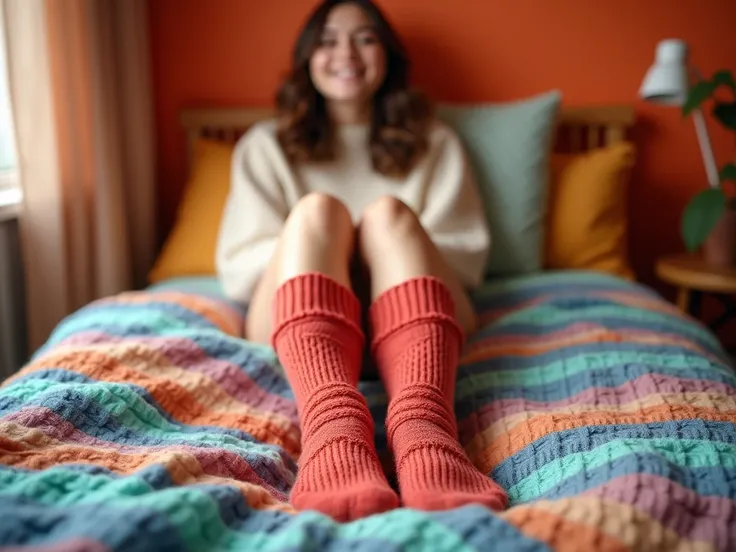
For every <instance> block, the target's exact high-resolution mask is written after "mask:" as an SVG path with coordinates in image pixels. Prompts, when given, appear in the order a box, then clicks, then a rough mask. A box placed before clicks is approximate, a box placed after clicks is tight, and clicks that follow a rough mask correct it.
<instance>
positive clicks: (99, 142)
mask: <svg viewBox="0 0 736 552" xmlns="http://www.w3.org/2000/svg"><path fill="white" fill-rule="evenodd" d="M0 5H1V6H2V9H3V12H4V20H5V25H6V33H7V52H8V72H9V78H10V90H11V104H12V109H13V115H14V120H15V127H16V142H17V149H18V157H19V170H20V179H21V186H22V190H23V198H24V204H23V207H22V212H21V219H20V222H21V234H22V235H21V242H22V249H23V256H24V270H25V276H26V277H25V282H26V288H27V297H26V299H27V311H28V313H27V314H28V316H27V318H28V324H29V328H28V334H29V346H30V348H31V349H35V348H37V347H38V346H39V345H41V344H42V343H43V342H44V341H45V340H46V338H47V337H48V335H49V333H50V331H51V330H52V329H53V327H54V326H55V325H56V324H57V323H58V322H59V321H60V320H61V319H62V318H63V317H64V316H66V315H67V314H69V313H71V312H72V311H74V310H75V309H77V308H79V307H81V306H83V305H84V304H86V303H88V302H89V301H91V300H94V299H97V298H100V297H105V296H109V295H113V294H115V293H118V292H120V291H124V290H127V289H131V288H134V287H137V286H140V285H143V284H144V282H145V276H146V272H147V270H148V268H149V267H150V265H151V263H152V261H153V256H154V246H155V242H154V223H155V221H154V213H155V204H154V198H155V177H154V174H155V167H154V157H153V156H154V144H153V116H152V91H151V78H150V69H149V46H148V24H147V5H146V0H63V1H59V0H0Z"/></svg>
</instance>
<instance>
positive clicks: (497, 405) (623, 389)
mask: <svg viewBox="0 0 736 552" xmlns="http://www.w3.org/2000/svg"><path fill="white" fill-rule="evenodd" d="M653 393H720V394H722V395H726V396H736V389H734V388H733V387H731V386H729V385H727V384H725V383H719V382H714V381H709V380H692V379H680V378H676V377H674V376H665V375H662V374H644V375H642V376H639V377H638V378H636V379H634V380H631V381H629V382H626V383H625V384H623V385H621V386H619V387H613V388H609V387H591V388H588V389H586V390H585V391H583V392H581V393H578V394H577V395H574V396H572V397H568V398H566V399H563V400H560V401H551V402H542V401H530V400H527V399H501V400H497V401H493V402H491V403H490V404H488V405H487V406H484V407H483V408H481V409H479V410H478V411H477V412H476V413H475V415H473V416H469V417H467V418H465V419H464V420H462V421H461V422H460V428H461V429H460V431H461V432H462V433H463V434H466V435H469V434H471V433H473V432H475V431H476V428H477V426H478V423H479V422H480V423H482V424H483V426H484V427H487V426H488V425H490V424H492V423H493V422H494V421H496V420H500V419H501V418H503V417H505V416H509V415H512V414H518V413H520V412H527V411H534V410H536V411H539V410H542V411H551V410H563V409H564V408H565V407H568V406H572V405H576V404H588V405H599V404H600V405H621V404H627V403H631V402H633V401H636V400H637V399H641V398H643V397H646V396H648V395H651V394H653Z"/></svg>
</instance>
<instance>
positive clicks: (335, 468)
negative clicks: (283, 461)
mask: <svg viewBox="0 0 736 552" xmlns="http://www.w3.org/2000/svg"><path fill="white" fill-rule="evenodd" d="M363 340H364V337H363V332H362V330H361V329H360V303H359V302H358V300H357V298H356V297H355V295H353V293H352V292H351V291H350V290H349V289H348V288H346V287H344V286H342V285H340V284H338V283H337V282H336V281H334V280H332V279H331V278H328V277H327V276H324V275H321V274H304V275H301V276H298V277H296V278H294V279H291V280H288V281H287V282H285V283H284V284H283V285H282V286H281V287H280V288H279V289H278V290H277V291H276V296H275V299H274V332H273V336H272V343H273V346H274V348H275V349H276V352H277V354H278V357H279V360H280V361H281V364H282V365H283V367H284V370H285V371H286V375H287V377H288V379H289V382H290V383H291V386H292V388H293V389H294V395H295V398H296V404H297V408H298V411H299V418H300V423H301V429H302V453H301V457H300V459H299V473H298V474H297V478H296V483H295V484H294V488H293V489H292V492H291V502H292V504H293V505H294V506H295V507H296V508H298V509H300V510H301V509H313V510H318V511H320V512H322V513H324V514H327V515H329V516H331V517H333V518H335V519H336V520H338V521H350V520H354V519H358V518H361V517H363V516H367V515H371V514H375V513H379V512H383V511H386V510H390V509H392V508H395V507H396V506H398V504H399V500H398V497H397V496H396V493H395V492H394V491H393V490H392V489H391V488H390V487H389V485H388V482H387V481H386V478H385V476H384V474H383V471H382V469H381V465H380V463H379V461H378V457H377V455H376V448H375V444H374V441H373V429H374V427H373V419H372V418H371V415H370V413H369V411H368V406H367V405H366V402H365V399H364V398H363V396H362V395H361V394H360V393H359V392H358V390H357V388H356V385H357V382H358V377H359V374H360V363H361V359H362V348H363Z"/></svg>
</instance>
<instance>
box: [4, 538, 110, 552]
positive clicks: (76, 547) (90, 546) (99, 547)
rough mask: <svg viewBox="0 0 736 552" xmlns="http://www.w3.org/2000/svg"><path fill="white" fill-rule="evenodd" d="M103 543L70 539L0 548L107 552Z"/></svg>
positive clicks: (14, 551) (29, 551)
mask: <svg viewBox="0 0 736 552" xmlns="http://www.w3.org/2000/svg"><path fill="white" fill-rule="evenodd" d="M108 550H109V548H107V546H105V545H104V544H102V543H101V542H97V541H93V540H88V539H69V540H67V541H63V542H55V543H52V544H38V545H27V546H26V545H23V546H0V552H107V551H108Z"/></svg>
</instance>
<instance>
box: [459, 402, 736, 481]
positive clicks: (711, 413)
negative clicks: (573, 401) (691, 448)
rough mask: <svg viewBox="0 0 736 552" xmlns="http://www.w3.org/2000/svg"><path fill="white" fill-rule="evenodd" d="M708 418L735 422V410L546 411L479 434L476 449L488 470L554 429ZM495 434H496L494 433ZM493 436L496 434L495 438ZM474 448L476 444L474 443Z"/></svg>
mask: <svg viewBox="0 0 736 552" xmlns="http://www.w3.org/2000/svg"><path fill="white" fill-rule="evenodd" d="M688 419H692V420H697V419H702V420H710V421H713V422H731V423H733V422H735V421H736V412H734V411H729V412H719V411H718V410H715V409H712V408H704V407H699V406H691V405H688V404H665V405H657V406H652V407H648V408H642V409H641V410H637V411H635V412H600V411H593V412H581V413H577V414H567V413H565V414H563V413H552V414H550V413H548V412H545V413H544V414H543V415H539V416H534V417H532V418H530V419H529V420H526V421H525V422H524V423H520V424H519V425H517V426H516V427H514V428H512V429H511V430H509V431H508V432H505V431H502V432H501V434H498V433H496V434H488V432H483V434H482V437H480V438H485V439H488V440H489V441H490V442H488V444H487V445H486V446H485V447H482V448H483V450H480V451H479V452H478V456H474V458H478V462H479V468H480V469H481V470H482V471H483V472H486V473H487V472H489V471H490V470H492V469H493V468H494V467H495V466H497V465H498V464H499V463H501V462H502V461H503V460H504V459H506V458H508V457H509V456H512V455H514V454H516V453H517V452H519V451H520V450H522V449H523V448H524V447H526V446H528V445H529V444H531V443H532V442H534V441H536V440H537V439H541V438H542V437H544V436H545V435H549V434H550V433H554V432H557V431H564V430H567V429H575V428H579V427H585V426H600V425H618V424H646V423H652V422H669V421H674V420H688ZM497 435H498V436H497ZM494 437H496V438H495V439H494ZM471 448H475V449H476V450H477V449H478V448H479V445H478V444H474V445H473V447H471Z"/></svg>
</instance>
